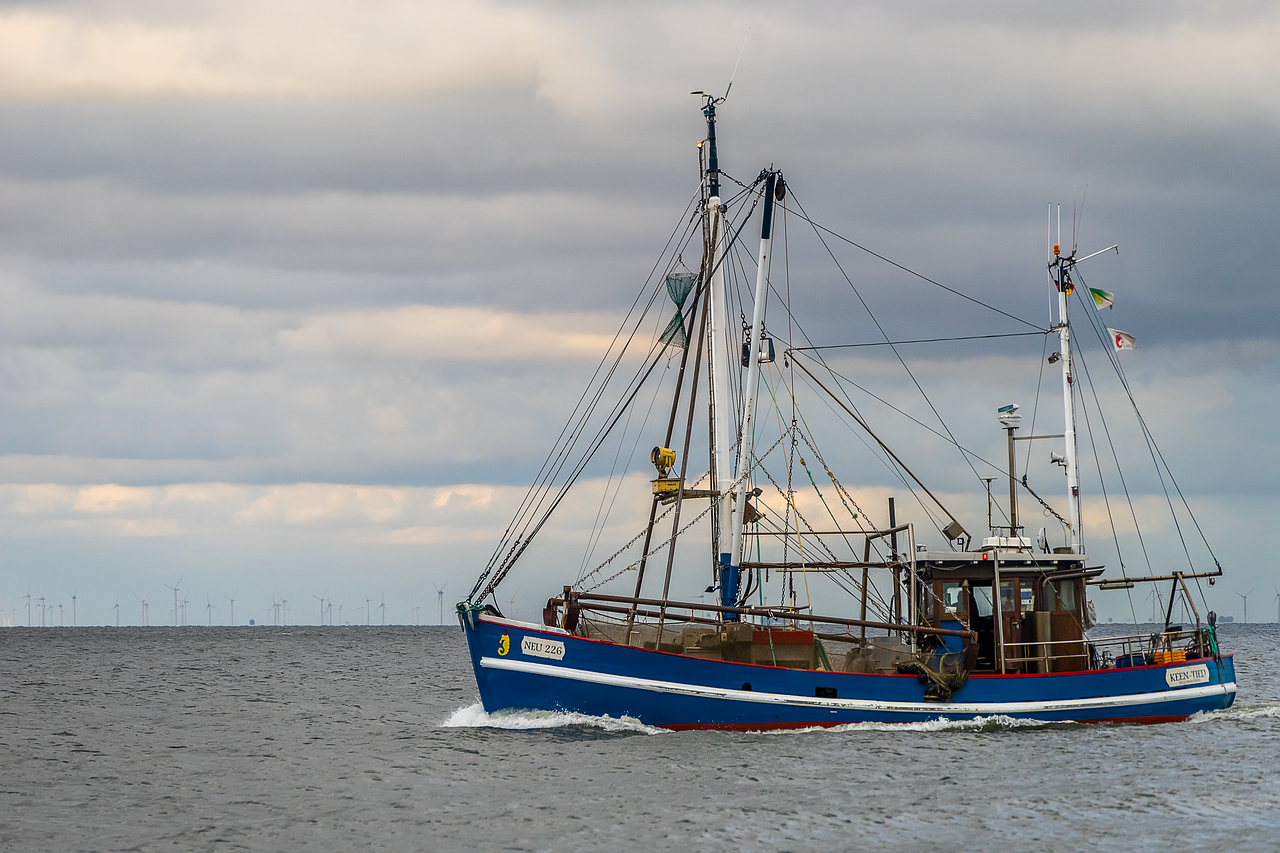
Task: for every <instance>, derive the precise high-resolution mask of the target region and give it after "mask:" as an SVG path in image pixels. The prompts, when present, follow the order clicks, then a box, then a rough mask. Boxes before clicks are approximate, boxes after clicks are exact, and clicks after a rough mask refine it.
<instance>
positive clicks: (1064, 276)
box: [1049, 221, 1082, 554]
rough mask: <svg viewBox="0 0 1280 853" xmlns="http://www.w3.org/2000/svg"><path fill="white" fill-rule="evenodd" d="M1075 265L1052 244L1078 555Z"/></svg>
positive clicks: (1073, 546) (1074, 543) (1073, 539)
mask: <svg viewBox="0 0 1280 853" xmlns="http://www.w3.org/2000/svg"><path fill="white" fill-rule="evenodd" d="M1058 239H1059V240H1061V239H1062V225H1061V221H1059V225H1058ZM1074 265H1075V258H1074V256H1071V257H1066V258H1064V257H1062V244H1061V243H1055V244H1054V246H1053V255H1052V257H1050V258H1049V268H1050V270H1052V271H1053V273H1054V275H1053V284H1054V286H1055V287H1056V288H1057V290H1058V345H1059V347H1060V349H1059V352H1060V353H1061V355H1062V409H1063V420H1064V429H1063V435H1064V440H1065V442H1066V457H1067V458H1066V463H1067V508H1068V511H1069V513H1070V522H1071V552H1072V553H1073V554H1079V553H1081V552H1082V549H1081V547H1080V473H1079V471H1078V470H1077V468H1076V410H1075V404H1074V400H1073V399H1072V396H1071V390H1072V382H1073V377H1072V372H1071V370H1072V366H1071V326H1070V324H1069V323H1068V322H1067V297H1068V296H1069V295H1070V294H1071V291H1072V289H1073V287H1074V285H1073V284H1072V283H1071V267H1072V266H1074Z"/></svg>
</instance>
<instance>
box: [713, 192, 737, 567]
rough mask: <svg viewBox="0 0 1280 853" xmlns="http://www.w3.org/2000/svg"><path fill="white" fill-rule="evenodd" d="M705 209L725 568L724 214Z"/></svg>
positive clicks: (719, 536)
mask: <svg viewBox="0 0 1280 853" xmlns="http://www.w3.org/2000/svg"><path fill="white" fill-rule="evenodd" d="M707 206H708V208H709V209H710V212H711V233H712V234H715V235H716V242H715V246H713V247H712V255H711V289H710V292H709V297H708V298H710V300H711V303H710V305H709V306H708V311H709V316H708V318H707V319H708V321H709V322H708V327H709V328H708V329H707V335H708V336H709V338H710V340H709V341H708V343H709V344H710V352H709V353H708V355H707V367H708V369H707V382H708V384H709V385H710V386H711V405H712V408H713V410H714V411H713V412H712V425H711V430H712V434H711V438H712V442H713V445H714V446H713V447H712V453H713V455H714V459H715V466H716V483H715V485H714V486H713V488H715V489H716V491H718V492H719V493H720V498H719V503H720V510H719V512H718V513H716V524H717V529H716V530H715V531H714V534H713V535H714V536H715V540H716V545H717V547H718V549H719V556H720V564H721V565H725V564H727V563H729V562H730V559H729V554H730V553H731V552H730V550H729V548H728V544H729V543H728V541H727V538H726V537H725V536H724V534H723V531H722V530H721V529H720V528H721V527H722V526H723V524H724V519H727V518H728V517H729V484H730V483H732V482H733V470H732V469H731V468H730V467H729V450H730V447H731V445H730V443H729V442H728V441H727V440H726V437H725V433H726V427H725V422H726V420H727V419H728V416H729V376H730V375H732V374H731V372H730V370H729V361H728V356H729V355H730V354H731V353H732V349H731V348H730V347H729V346H728V343H727V340H726V339H725V336H726V334H727V332H728V329H729V315H728V313H727V311H726V304H725V293H724V251H725V233H724V228H725V220H724V213H723V212H721V210H720V197H719V196H718V195H717V196H712V197H711V198H710V199H709V200H708V201H707ZM722 371H723V375H722Z"/></svg>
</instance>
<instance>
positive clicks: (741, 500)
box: [720, 171, 782, 621]
mask: <svg viewBox="0 0 1280 853" xmlns="http://www.w3.org/2000/svg"><path fill="white" fill-rule="evenodd" d="M781 177H782V175H781V173H780V172H777V171H766V172H765V173H764V178H765V182H764V215H763V217H762V219H763V222H762V223H761V225H760V262H759V264H758V266H757V272H756V293H755V309H754V310H753V312H752V319H751V340H750V346H749V347H748V358H747V380H746V387H744V388H743V390H742V434H741V436H740V437H739V440H738V470H737V472H736V473H737V475H738V477H740V478H741V480H742V482H741V484H740V485H739V486H738V493H737V497H736V500H735V503H734V505H733V534H732V535H733V538H732V539H731V540H730V543H729V554H728V556H729V561H728V563H725V562H723V560H724V555H723V554H722V555H721V561H722V562H721V564H720V603H721V606H723V607H736V606H737V604H738V584H739V581H740V578H741V570H742V528H743V525H744V523H745V521H746V514H747V493H748V492H749V491H750V489H749V488H748V478H747V476H746V472H747V470H748V469H749V468H750V466H751V427H752V423H751V419H752V415H753V413H754V412H753V410H754V408H755V401H756V385H757V379H758V378H759V376H760V332H761V330H762V329H763V328H764V300H765V295H766V293H767V291H768V287H769V261H770V260H771V259H772V242H773V197H774V192H775V191H776V190H777V188H778V186H779V181H780V180H781ZM724 618H725V619H726V620H730V621H737V619H738V614H736V613H725V614H724Z"/></svg>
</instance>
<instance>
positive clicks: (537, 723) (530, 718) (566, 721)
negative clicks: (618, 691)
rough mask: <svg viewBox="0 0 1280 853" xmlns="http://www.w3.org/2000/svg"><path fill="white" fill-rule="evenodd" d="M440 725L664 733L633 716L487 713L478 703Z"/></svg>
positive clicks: (663, 730)
mask: <svg viewBox="0 0 1280 853" xmlns="http://www.w3.org/2000/svg"><path fill="white" fill-rule="evenodd" d="M440 725H441V726H442V727H443V728H475V729H483V728H490V729H555V728H561V727H563V726H591V727H592V728H597V729H603V730H604V731H607V732H635V733H637V734H664V733H666V730H665V729H655V728H653V727H652V726H646V725H645V724H644V723H642V722H640V721H639V720H637V719H635V718H633V717H592V716H590V715H588V714H576V713H570V712H564V711H495V712H494V713H492V714H489V713H486V712H485V710H484V706H482V705H481V704H480V703H479V702H477V703H476V704H474V705H468V706H467V707H465V708H459V709H458V710H456V711H454V712H453V714H451V715H450V716H449V719H447V720H445V721H444V722H443V723H441V724H440Z"/></svg>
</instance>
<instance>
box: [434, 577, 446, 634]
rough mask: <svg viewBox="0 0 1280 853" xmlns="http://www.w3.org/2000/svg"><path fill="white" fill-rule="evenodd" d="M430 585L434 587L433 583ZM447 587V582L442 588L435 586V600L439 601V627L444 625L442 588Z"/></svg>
mask: <svg viewBox="0 0 1280 853" xmlns="http://www.w3.org/2000/svg"><path fill="white" fill-rule="evenodd" d="M431 585H432V586H436V585H435V582H434V581H433V582H432V584H431ZM448 585H449V582H448V581H445V582H444V586H436V598H437V599H438V600H439V604H440V624H441V625H443V624H444V587H445V586H448Z"/></svg>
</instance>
